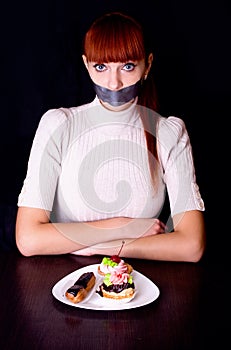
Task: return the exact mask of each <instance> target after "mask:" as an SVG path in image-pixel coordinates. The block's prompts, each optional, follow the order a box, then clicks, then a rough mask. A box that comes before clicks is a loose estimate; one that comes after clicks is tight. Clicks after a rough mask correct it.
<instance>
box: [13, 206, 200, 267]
mask: <svg viewBox="0 0 231 350" xmlns="http://www.w3.org/2000/svg"><path fill="white" fill-rule="evenodd" d="M173 225H174V231H173V232H165V231H166V228H165V225H164V224H163V223H162V222H161V221H160V220H159V219H131V218H125V217H116V218H112V219H106V220H99V221H94V222H84V223H83V222H79V223H51V222H50V218H49V212H46V211H44V210H43V209H36V208H28V207H19V209H18V214H17V220H16V244H17V247H18V249H19V251H20V252H21V253H22V254H23V255H24V256H33V255H52V254H55V255H56V254H67V253H74V254H77V255H94V254H100V255H113V254H116V253H117V251H118V250H119V247H120V246H121V242H122V240H124V241H125V244H124V247H123V250H122V252H121V256H123V257H127V258H140V259H149V260H166V261H187V262H198V261H199V260H200V259H201V258H202V256H203V254H204V251H205V246H206V239H205V225H204V217H203V213H202V212H200V211H198V210H191V211H187V212H185V213H182V214H178V215H176V216H174V217H173Z"/></svg>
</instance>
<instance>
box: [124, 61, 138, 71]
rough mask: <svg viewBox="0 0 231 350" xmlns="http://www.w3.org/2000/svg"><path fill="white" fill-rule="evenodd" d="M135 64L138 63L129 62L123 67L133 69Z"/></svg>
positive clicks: (127, 69) (128, 69)
mask: <svg viewBox="0 0 231 350" xmlns="http://www.w3.org/2000/svg"><path fill="white" fill-rule="evenodd" d="M135 66H136V65H135V64H134V63H131V62H128V63H126V64H125V65H124V66H123V69H124V70H126V71H133V70H134V68H135Z"/></svg>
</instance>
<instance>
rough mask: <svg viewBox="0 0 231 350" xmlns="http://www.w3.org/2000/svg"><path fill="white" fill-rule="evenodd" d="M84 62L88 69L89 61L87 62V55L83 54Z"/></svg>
mask: <svg viewBox="0 0 231 350" xmlns="http://www.w3.org/2000/svg"><path fill="white" fill-rule="evenodd" d="M82 59H83V63H84V64H85V67H86V68H87V70H88V62H87V57H86V56H85V55H82Z"/></svg>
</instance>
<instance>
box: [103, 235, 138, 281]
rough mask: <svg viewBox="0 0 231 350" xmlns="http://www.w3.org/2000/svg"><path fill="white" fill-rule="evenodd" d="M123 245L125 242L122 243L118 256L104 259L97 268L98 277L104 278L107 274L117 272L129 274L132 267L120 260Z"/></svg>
mask: <svg viewBox="0 0 231 350" xmlns="http://www.w3.org/2000/svg"><path fill="white" fill-rule="evenodd" d="M124 244H125V241H122V245H121V247H120V250H119V253H118V255H112V256H111V257H106V256H105V257H104V258H103V259H102V261H101V263H100V265H99V266H98V272H99V274H100V275H102V276H105V275H106V274H107V273H112V272H114V271H115V272H117V273H120V274H121V273H128V274H130V273H131V272H132V270H133V267H132V266H131V265H130V264H128V263H126V262H125V261H124V260H123V259H121V258H120V256H119V255H120V253H121V250H122V248H123V246H124Z"/></svg>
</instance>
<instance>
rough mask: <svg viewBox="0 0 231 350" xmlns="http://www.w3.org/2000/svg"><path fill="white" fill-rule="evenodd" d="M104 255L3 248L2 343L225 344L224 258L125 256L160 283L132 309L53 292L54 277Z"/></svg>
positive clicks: (120, 349)
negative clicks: (79, 304) (34, 253)
mask: <svg viewBox="0 0 231 350" xmlns="http://www.w3.org/2000/svg"><path fill="white" fill-rule="evenodd" d="M101 258H102V257H100V256H94V257H77V256H73V255H62V256H47V257H39V256H38V257H30V258H25V257H22V256H21V255H20V254H19V253H18V252H9V253H1V254H0V301H1V306H0V349H1V350H5V349H17V350H19V349H23V350H24V349H25V350H27V349H33V350H37V349H45V350H46V349H48V350H50V349H51V350H52V349H56V350H58V349H65V350H71V349H75V350H79V349H80V350H82V349H84V350H88V349H89V350H92V349H94V350H97V349H100V350H111V349H115V350H124V349H126V350H130V349H157V350H165V349H166V350H172V349H174V350H181V349H182V350H189V349H196V350H200V349H208V346H209V344H212V345H213V347H215V346H217V347H218V349H226V348H227V346H228V344H229V345H230V340H229V337H230V330H231V328H230V309H229V305H230V297H231V293H230V289H229V287H228V284H229V283H230V270H229V268H228V266H227V265H226V264H222V263H220V264H219V263H212V262H210V261H209V260H206V259H204V260H202V261H201V262H200V263H198V264H191V263H170V262H156V261H144V260H136V259H127V261H129V262H130V263H131V264H132V265H133V267H134V269H135V270H137V271H139V272H141V273H142V274H144V275H145V276H146V277H148V278H149V279H151V280H152V281H153V282H154V283H155V284H156V285H157V286H158V287H159V289H160V296H159V298H158V299H156V300H155V301H154V302H152V303H150V304H148V305H145V306H142V307H138V308H135V309H130V310H119V311H97V310H88V309H80V308H76V307H72V306H69V305H66V304H63V303H61V302H60V301H58V300H57V299H55V298H54V296H53V295H52V292H51V291H52V287H53V286H54V285H55V284H56V282H58V281H59V280H60V279H61V278H63V277H64V276H66V275H67V274H69V273H71V272H73V271H74V270H76V269H78V268H81V267H84V266H86V265H89V264H95V263H98V262H100V260H101ZM227 342H228V343H227ZM226 344H227V345H226ZM228 347H229V346H228Z"/></svg>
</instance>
